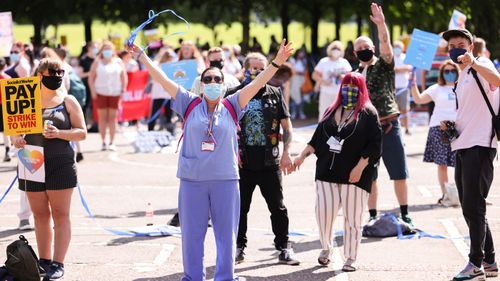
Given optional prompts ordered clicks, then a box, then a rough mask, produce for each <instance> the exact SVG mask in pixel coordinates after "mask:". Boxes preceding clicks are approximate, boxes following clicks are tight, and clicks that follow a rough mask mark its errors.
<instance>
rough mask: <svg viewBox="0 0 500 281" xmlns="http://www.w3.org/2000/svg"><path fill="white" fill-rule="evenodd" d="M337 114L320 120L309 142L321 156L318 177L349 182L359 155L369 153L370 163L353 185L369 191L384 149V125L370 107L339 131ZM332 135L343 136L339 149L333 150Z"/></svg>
mask: <svg viewBox="0 0 500 281" xmlns="http://www.w3.org/2000/svg"><path fill="white" fill-rule="evenodd" d="M344 114H345V113H344ZM334 116H335V112H333V113H332V114H331V116H330V117H329V118H328V119H327V120H325V121H323V122H321V123H319V124H318V126H317V127H316V130H315V131H314V135H313V137H312V139H311V141H310V142H309V145H311V146H312V147H313V148H314V150H315V152H314V153H315V154H316V156H317V157H318V160H317V161H316V180H320V181H325V182H331V183H340V184H348V183H349V175H350V173H351V170H352V169H353V168H354V167H355V166H356V165H357V164H358V161H359V159H360V158H361V157H363V158H367V157H368V158H369V161H368V162H369V163H368V166H367V167H366V168H365V169H364V170H363V173H362V175H361V179H360V181H359V182H357V183H354V185H356V186H358V187H360V188H361V189H364V190H366V191H368V192H370V191H371V185H372V181H373V176H374V172H375V165H376V164H377V163H378V160H379V158H380V155H381V152H382V147H381V145H382V141H381V140H382V129H381V127H380V123H379V121H378V116H377V113H376V110H375V109H374V108H367V109H365V110H362V111H360V112H359V116H358V120H357V121H356V120H354V121H353V122H350V123H348V124H347V125H346V126H345V127H344V128H343V129H342V130H341V131H340V133H339V132H338V125H337V124H336V122H335V118H334ZM351 119H352V118H351ZM330 137H335V138H336V139H338V140H342V139H343V140H344V143H343V146H342V151H341V152H340V153H334V152H331V151H330V146H329V145H328V144H327V141H328V139H329V138H330Z"/></svg>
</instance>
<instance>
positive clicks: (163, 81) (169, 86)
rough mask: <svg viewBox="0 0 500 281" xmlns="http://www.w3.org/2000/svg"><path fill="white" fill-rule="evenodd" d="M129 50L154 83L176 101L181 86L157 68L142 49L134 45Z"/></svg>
mask: <svg viewBox="0 0 500 281" xmlns="http://www.w3.org/2000/svg"><path fill="white" fill-rule="evenodd" d="M127 50H128V51H129V52H130V53H131V54H132V56H136V57H137V58H136V60H138V61H140V62H141V63H142V64H143V65H144V66H145V67H146V68H147V69H148V71H149V74H150V75H151V78H153V80H154V81H156V82H158V83H159V84H160V85H161V86H162V87H163V89H165V91H167V93H168V94H169V95H170V96H171V97H172V99H174V100H175V97H176V96H177V90H178V89H179V85H177V83H175V82H174V81H172V80H170V78H168V77H167V75H165V73H163V71H162V70H161V69H160V68H159V67H158V66H156V65H155V64H154V63H153V61H152V60H151V59H150V58H149V57H148V56H147V55H146V54H144V53H143V51H142V49H141V48H140V47H138V46H137V45H135V44H133V45H132V46H128V47H127Z"/></svg>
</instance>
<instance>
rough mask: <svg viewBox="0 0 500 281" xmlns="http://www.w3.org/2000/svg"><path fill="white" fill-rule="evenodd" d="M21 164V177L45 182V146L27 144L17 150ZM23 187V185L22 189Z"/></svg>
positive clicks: (18, 169) (18, 168)
mask: <svg viewBox="0 0 500 281" xmlns="http://www.w3.org/2000/svg"><path fill="white" fill-rule="evenodd" d="M17 156H18V158H19V165H18V166H17V172H18V176H19V178H20V179H23V180H29V181H36V182H45V165H44V163H45V158H44V154H43V147H41V146H36V145H25V146H24V148H23V149H21V150H19V151H18V152H17ZM22 188H23V187H22V186H21V189H22Z"/></svg>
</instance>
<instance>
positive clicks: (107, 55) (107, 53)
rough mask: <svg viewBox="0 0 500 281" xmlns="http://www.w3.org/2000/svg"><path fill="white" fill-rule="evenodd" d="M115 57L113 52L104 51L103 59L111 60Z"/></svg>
mask: <svg viewBox="0 0 500 281" xmlns="http://www.w3.org/2000/svg"><path fill="white" fill-rule="evenodd" d="M112 56H113V50H104V51H102V57H103V58H105V59H109V58H110V57H112Z"/></svg>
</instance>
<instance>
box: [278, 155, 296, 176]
mask: <svg viewBox="0 0 500 281" xmlns="http://www.w3.org/2000/svg"><path fill="white" fill-rule="evenodd" d="M280 169H281V171H283V173H284V174H285V176H286V175H289V174H291V173H292V172H293V171H294V167H293V163H292V159H290V154H288V152H284V153H283V156H281V161H280Z"/></svg>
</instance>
